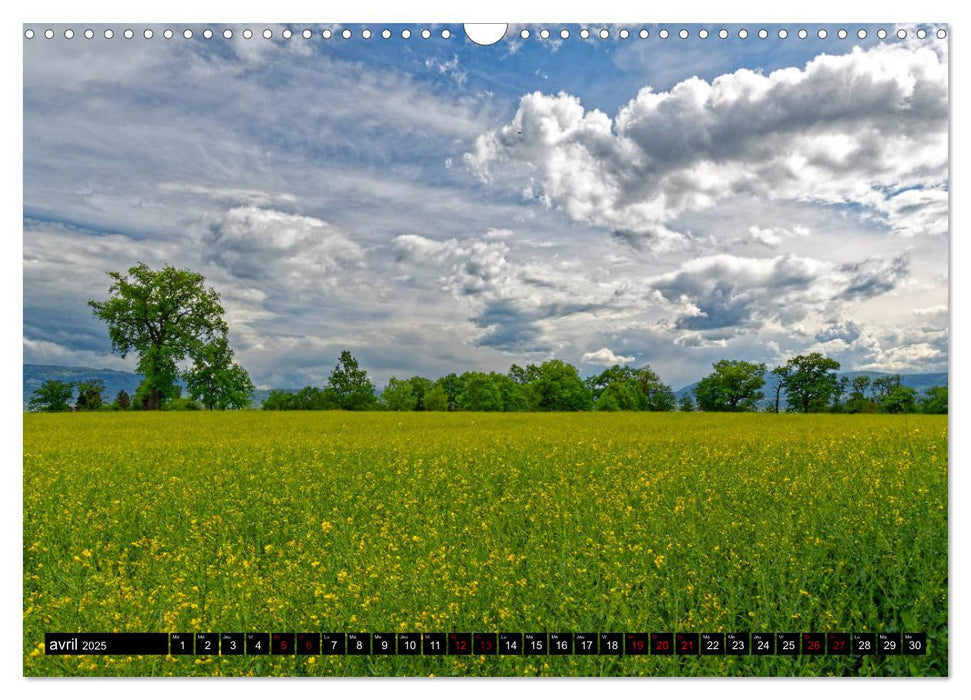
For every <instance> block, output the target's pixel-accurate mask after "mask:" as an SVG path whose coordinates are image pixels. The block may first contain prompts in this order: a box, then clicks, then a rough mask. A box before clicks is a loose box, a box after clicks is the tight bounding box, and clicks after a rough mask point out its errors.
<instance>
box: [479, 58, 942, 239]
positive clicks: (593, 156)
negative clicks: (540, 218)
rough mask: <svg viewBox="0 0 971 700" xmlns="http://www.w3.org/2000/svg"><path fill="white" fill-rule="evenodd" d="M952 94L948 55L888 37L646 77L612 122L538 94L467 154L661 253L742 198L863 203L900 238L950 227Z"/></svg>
mask: <svg viewBox="0 0 971 700" xmlns="http://www.w3.org/2000/svg"><path fill="white" fill-rule="evenodd" d="M947 95H948V91H947V64H946V60H945V59H944V58H943V57H942V56H939V55H938V54H937V53H935V52H934V51H932V50H930V49H926V48H923V49H922V48H913V47H900V46H892V45H885V46H878V47H876V48H873V49H870V50H867V51H864V50H861V49H859V48H856V49H854V50H853V51H852V52H851V53H848V54H844V55H840V56H829V55H821V56H818V57H816V58H815V59H813V60H812V61H810V62H809V63H808V64H807V65H806V67H805V68H804V69H798V68H787V69H783V70H778V71H775V72H773V73H771V74H769V75H762V74H759V73H755V72H753V71H750V70H746V69H741V70H738V71H736V72H734V73H729V74H725V75H721V76H719V77H717V78H715V79H714V80H713V81H712V82H711V83H708V82H706V81H704V80H701V79H699V78H689V79H688V80H684V81H682V82H680V83H678V84H677V85H675V86H674V87H672V88H671V90H670V91H667V92H655V91H654V90H653V89H652V88H651V87H650V86H648V87H645V88H644V89H642V90H641V91H640V92H639V93H638V94H637V96H636V97H635V98H634V99H632V100H631V101H630V102H629V103H627V105H625V106H624V107H622V108H621V109H620V110H619V111H618V113H617V115H616V116H615V117H614V118H613V119H611V118H610V117H609V116H607V115H606V114H604V113H603V112H601V111H599V110H596V109H594V110H589V111H588V110H585V109H584V107H583V106H582V105H581V103H580V100H579V98H577V97H575V96H573V95H570V94H567V93H564V92H561V93H559V94H558V95H556V96H551V95H544V94H541V93H539V92H534V93H531V94H527V95H524V96H523V97H522V99H521V100H520V104H519V109H518V110H517V112H516V114H515V116H514V117H513V119H512V121H511V122H510V123H508V124H507V125H505V126H503V127H501V128H500V129H497V130H494V131H490V132H488V133H484V134H482V135H480V136H479V137H478V139H477V140H476V143H475V148H474V149H473V150H472V151H471V152H469V153H467V154H466V156H465V161H466V164H467V166H468V167H469V169H470V170H471V171H472V172H474V173H475V174H476V175H478V176H479V178H480V179H482V180H483V181H484V182H491V181H493V180H495V179H502V180H509V181H510V183H511V184H514V185H515V183H518V185H516V186H518V187H524V186H525V188H526V191H527V192H530V193H532V196H534V197H535V198H536V199H538V200H540V201H541V202H543V203H544V204H545V205H547V206H549V207H556V208H559V209H562V210H563V211H564V212H566V213H567V214H568V215H569V216H570V217H571V218H573V219H575V220H577V221H583V222H587V223H590V224H594V225H597V226H603V227H609V228H612V229H615V230H617V231H619V232H621V234H622V235H624V236H625V237H627V239H628V240H630V241H632V242H636V241H641V242H644V241H647V242H649V243H650V244H651V245H652V246H653V247H654V248H656V249H661V250H663V249H666V248H670V247H672V246H676V245H677V244H678V243H679V241H680V240H681V238H682V236H683V235H684V234H683V232H679V231H677V230H676V220H677V218H678V217H679V216H680V215H681V214H683V213H685V212H690V211H695V210H699V209H704V208H708V207H711V206H714V205H716V204H719V203H721V202H723V201H725V200H726V198H729V197H731V196H736V195H755V196H758V197H764V198H768V199H779V200H792V201H815V202H819V203H823V204H845V203H849V204H855V205H858V206H860V207H863V208H864V209H865V210H866V211H869V212H871V213H873V215H875V216H879V217H882V219H883V220H884V221H885V224H886V226H887V227H888V228H890V229H891V230H893V231H895V232H897V233H900V234H902V235H917V234H919V233H932V234H933V233H940V232H941V231H942V230H944V229H943V228H942V227H945V226H946V224H945V223H943V221H944V215H945V214H946V190H945V189H944V188H945V183H946V179H947V158H948V152H947V118H948V102H947ZM902 189H903V190H909V191H910V192H911V193H904V194H894V193H898V192H900V190H902ZM901 197H903V200H900V198H901ZM896 200H900V201H896Z"/></svg>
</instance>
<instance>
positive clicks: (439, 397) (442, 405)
mask: <svg viewBox="0 0 971 700" xmlns="http://www.w3.org/2000/svg"><path fill="white" fill-rule="evenodd" d="M424 403H425V410H426V411H447V410H448V394H447V393H445V388H444V387H443V386H442V385H441V384H439V383H437V382H436V383H435V384H433V385H432V388H431V389H429V390H428V391H426V392H425V397H424Z"/></svg>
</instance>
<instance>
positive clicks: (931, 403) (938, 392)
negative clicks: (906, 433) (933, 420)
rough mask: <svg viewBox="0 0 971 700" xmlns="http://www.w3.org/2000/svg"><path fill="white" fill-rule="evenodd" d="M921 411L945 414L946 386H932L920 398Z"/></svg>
mask: <svg viewBox="0 0 971 700" xmlns="http://www.w3.org/2000/svg"><path fill="white" fill-rule="evenodd" d="M920 410H921V413H940V414H947V387H946V386H932V387H931V388H930V389H928V390H927V391H925V392H924V395H923V396H922V397H921V399H920Z"/></svg>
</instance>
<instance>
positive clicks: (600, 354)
mask: <svg viewBox="0 0 971 700" xmlns="http://www.w3.org/2000/svg"><path fill="white" fill-rule="evenodd" d="M634 359H635V358H634V356H633V355H631V356H630V357H627V356H625V355H617V354H615V353H614V352H613V351H612V350H611V349H610V348H600V349H599V350H595V351H593V352H585V353H583V356H582V357H581V358H580V362H584V363H586V364H590V365H602V366H604V367H613V366H614V365H625V364H627V363H629V362H633V361H634Z"/></svg>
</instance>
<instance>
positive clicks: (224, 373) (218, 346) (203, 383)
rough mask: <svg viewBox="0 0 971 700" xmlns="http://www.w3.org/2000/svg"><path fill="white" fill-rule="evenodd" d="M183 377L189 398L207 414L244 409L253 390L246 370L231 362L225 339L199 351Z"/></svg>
mask: <svg viewBox="0 0 971 700" xmlns="http://www.w3.org/2000/svg"><path fill="white" fill-rule="evenodd" d="M184 376H185V380H186V384H187V385H188V387H189V396H191V397H192V398H193V399H194V400H196V401H198V402H200V403H201V404H202V405H203V406H205V407H206V408H207V409H208V410H210V411H213V410H220V411H224V410H227V409H240V408H246V407H247V406H249V404H250V399H251V398H252V396H253V391H254V390H255V388H256V387H254V386H253V382H252V381H250V378H249V374H247V372H246V370H245V369H243V368H242V367H240V366H239V365H238V364H237V363H235V362H233V351H232V350H230V349H229V343H228V342H227V341H226V339H225V338H217V339H216V340H214V341H213V342H211V343H207V344H206V345H203V346H202V347H201V348H199V349H198V351H197V352H196V355H195V364H194V365H193V366H192V368H191V369H190V370H188V371H187V372H185V373H184Z"/></svg>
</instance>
